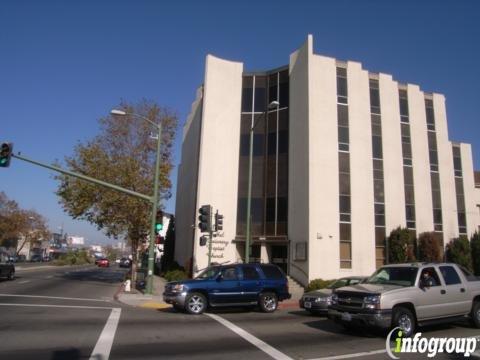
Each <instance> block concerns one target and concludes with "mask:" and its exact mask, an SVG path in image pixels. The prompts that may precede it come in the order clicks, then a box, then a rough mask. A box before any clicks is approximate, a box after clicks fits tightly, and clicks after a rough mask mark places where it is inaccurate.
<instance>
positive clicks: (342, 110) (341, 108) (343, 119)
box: [337, 104, 348, 126]
mask: <svg viewBox="0 0 480 360" xmlns="http://www.w3.org/2000/svg"><path fill="white" fill-rule="evenodd" d="M337 115H338V125H339V126H348V106H345V105H340V104H338V105H337Z"/></svg>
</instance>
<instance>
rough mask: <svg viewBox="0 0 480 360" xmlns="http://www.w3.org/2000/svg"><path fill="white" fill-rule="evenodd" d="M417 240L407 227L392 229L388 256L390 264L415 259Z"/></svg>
mask: <svg viewBox="0 0 480 360" xmlns="http://www.w3.org/2000/svg"><path fill="white" fill-rule="evenodd" d="M415 243H416V240H415V238H414V237H413V233H411V232H410V231H409V230H408V229H406V228H401V227H398V228H396V229H395V230H392V232H391V233H390V236H389V237H388V257H389V263H390V264H400V263H405V262H411V261H415V259H416V257H415Z"/></svg>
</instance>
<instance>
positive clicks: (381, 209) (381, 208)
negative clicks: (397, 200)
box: [375, 204, 385, 215]
mask: <svg viewBox="0 0 480 360" xmlns="http://www.w3.org/2000/svg"><path fill="white" fill-rule="evenodd" d="M375 215H385V205H384V204H375Z"/></svg>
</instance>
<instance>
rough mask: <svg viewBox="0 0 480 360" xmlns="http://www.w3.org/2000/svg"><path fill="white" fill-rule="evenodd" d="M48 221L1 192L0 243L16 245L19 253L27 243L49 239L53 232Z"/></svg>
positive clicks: (9, 245) (10, 245)
mask: <svg viewBox="0 0 480 360" xmlns="http://www.w3.org/2000/svg"><path fill="white" fill-rule="evenodd" d="M46 222H47V221H46V219H45V218H44V217H43V216H42V215H40V214H39V213H37V212H36V211H35V210H24V209H21V208H20V207H19V206H18V204H17V202H16V201H14V200H10V199H9V198H8V197H7V195H5V193H4V192H0V245H2V246H8V247H15V248H16V251H17V254H18V253H19V252H20V251H21V250H22V249H23V248H24V247H25V245H26V244H27V243H30V244H34V243H35V242H37V241H41V240H44V239H47V240H48V239H50V235H51V234H50V232H49V231H48V228H47V224H46ZM19 242H20V243H19Z"/></svg>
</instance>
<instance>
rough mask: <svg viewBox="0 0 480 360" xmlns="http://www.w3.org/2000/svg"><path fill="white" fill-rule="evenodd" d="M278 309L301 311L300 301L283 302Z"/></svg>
mask: <svg viewBox="0 0 480 360" xmlns="http://www.w3.org/2000/svg"><path fill="white" fill-rule="evenodd" d="M278 309H282V310H301V309H300V306H299V304H298V300H288V301H282V302H280V303H279V304H278Z"/></svg>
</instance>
